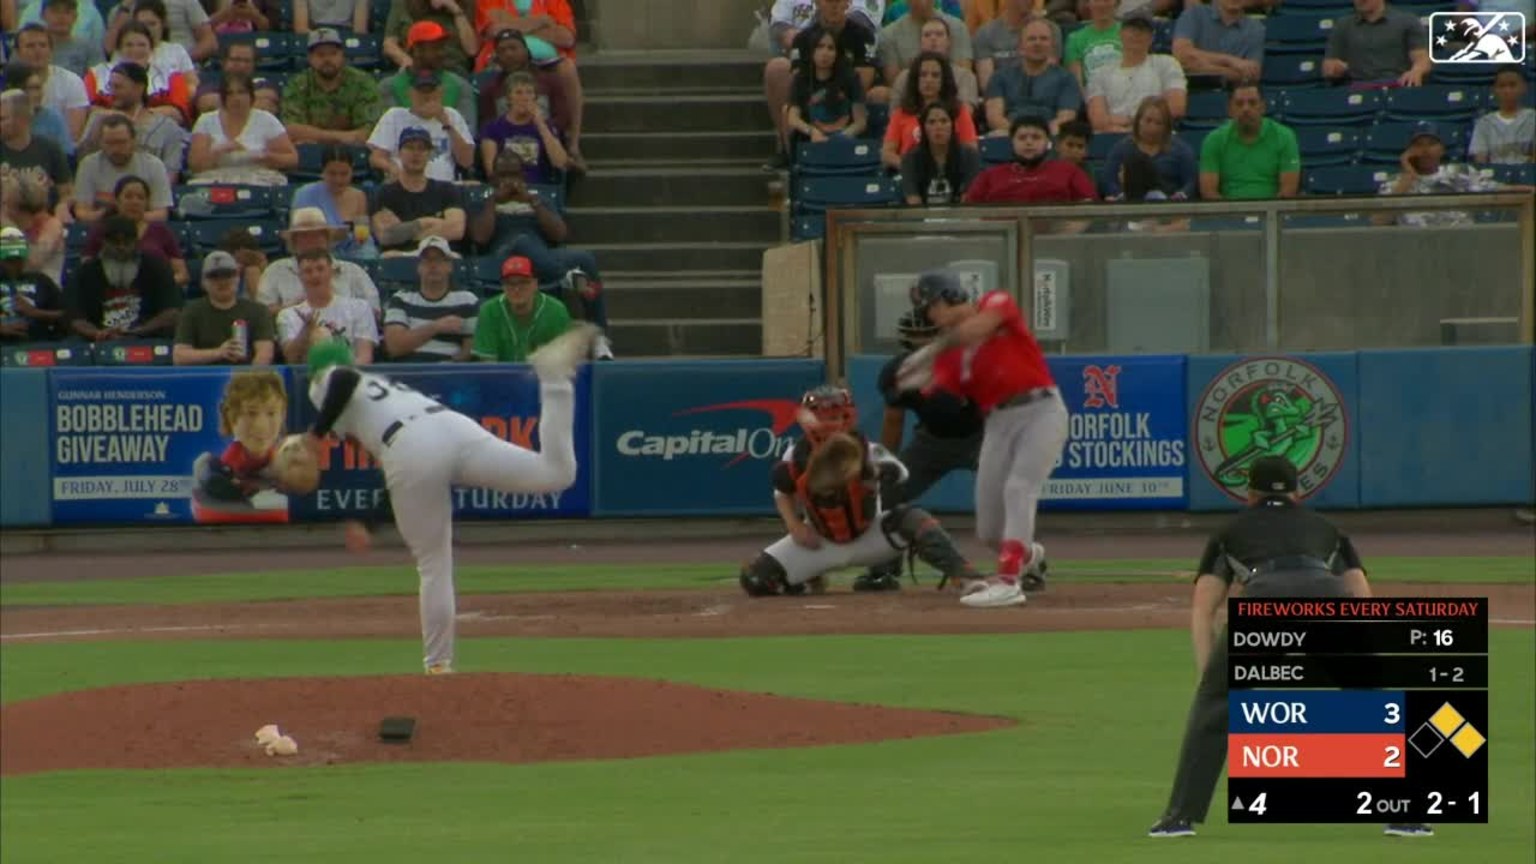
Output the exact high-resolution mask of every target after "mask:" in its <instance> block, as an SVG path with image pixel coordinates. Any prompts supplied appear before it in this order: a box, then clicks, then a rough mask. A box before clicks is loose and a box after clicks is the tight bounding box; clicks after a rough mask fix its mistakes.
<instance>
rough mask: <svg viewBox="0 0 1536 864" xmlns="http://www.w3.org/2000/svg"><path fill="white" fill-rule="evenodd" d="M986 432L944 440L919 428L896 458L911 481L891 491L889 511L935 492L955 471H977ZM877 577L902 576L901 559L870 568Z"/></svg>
mask: <svg viewBox="0 0 1536 864" xmlns="http://www.w3.org/2000/svg"><path fill="white" fill-rule="evenodd" d="M983 431H984V430H981V429H977V430H976V434H974V435H967V436H966V437H964V438H940V437H938V436H936V435H933V434H930V433H929V432H927V431H926V430H924V429H923V428H922V427H921V426H919V427H918V428H917V429H916V430H914V431H913V433H912V440H911V441H908V442H907V446H905V447H903V448H902V449H901V453H900V454H899V455H897V457H896V458H898V459H900V460H901V464H903V465H905V466H906V468H907V480H906V482H905V483H902V484H901V485H900V486H897V487H896V488H895V489H893V490H891V491H890V493H889V495H888V496H885V497H883V498H882V500H881V502H880V503H881V504H882V505H884V506H885V508H886V509H887V510H889V509H891V508H892V507H895V506H896V505H898V504H905V503H907V502H909V501H916V500H917V499H919V498H921V497H923V493H924V492H927V491H928V490H929V489H932V488H933V486H934V484H935V483H938V482H939V481H940V480H943V479H944V477H945V475H947V474H949V472H951V471H975V470H976V463H977V461H978V460H979V459H980V458H981V437H982V432H983ZM869 572H870V573H871V574H872V575H874V574H882V573H890V574H893V575H895V576H897V577H900V576H901V559H900V558H897V559H896V560H895V561H892V562H890V563H888V564H881V565H879V566H877V567H871V568H869Z"/></svg>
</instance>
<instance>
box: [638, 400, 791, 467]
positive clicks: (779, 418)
mask: <svg viewBox="0 0 1536 864" xmlns="http://www.w3.org/2000/svg"><path fill="white" fill-rule="evenodd" d="M799 410H800V400H798V399H746V400H742V401H739V402H720V403H717V404H714V405H703V406H700V407H697V408H685V409H683V410H682V411H677V412H674V413H673V414H672V416H673V417H684V416H691V415H698V414H713V413H717V412H721V411H745V412H753V413H757V414H766V415H767V417H766V422H767V425H766V426H764V425H756V426H746V425H741V426H737V427H736V428H735V429H719V428H716V429H699V428H694V429H690V430H688V431H687V432H682V433H678V434H657V433H654V432H650V431H647V430H644V429H627V430H625V431H623V432H621V433H619V437H618V440H617V441H616V442H615V446H616V447H617V449H618V451H619V453H620V454H622V455H624V456H636V457H652V458H654V457H660V458H661V460H662V461H663V462H670V461H672V460H674V459H677V458H679V457H683V456H729V455H734V456H735V458H734V459H732V460H731V461H729V462H727V463H725V466H724V467H725V468H730V467H731V466H733V465H735V464H737V463H738V462H741V461H742V460H743V459H781V458H783V457H784V454H785V453H786V452H788V450H789V448H790V447H793V446H794V443H795V439H794V438H791V437H788V436H786V435H785V434H784V433H785V432H787V431H789V428H790V427H791V426H794V425H795V415H796V413H798V412H799Z"/></svg>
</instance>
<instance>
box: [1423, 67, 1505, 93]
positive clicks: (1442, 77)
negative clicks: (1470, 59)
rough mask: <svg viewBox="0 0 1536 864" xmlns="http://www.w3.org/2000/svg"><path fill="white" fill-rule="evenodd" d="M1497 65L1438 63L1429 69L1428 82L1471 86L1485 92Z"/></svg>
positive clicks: (1491, 82) (1496, 69)
mask: <svg viewBox="0 0 1536 864" xmlns="http://www.w3.org/2000/svg"><path fill="white" fill-rule="evenodd" d="M1497 71H1498V67H1496V66H1492V65H1489V64H1486V63H1438V64H1436V65H1435V66H1433V67H1431V68H1430V70H1429V79H1428V82H1427V83H1429V84H1443V85H1448V86H1455V87H1471V88H1472V89H1474V90H1479V91H1483V92H1486V91H1487V89H1488V87H1490V86H1491V85H1492V84H1493V76H1494V74H1495V73H1496V72H1497Z"/></svg>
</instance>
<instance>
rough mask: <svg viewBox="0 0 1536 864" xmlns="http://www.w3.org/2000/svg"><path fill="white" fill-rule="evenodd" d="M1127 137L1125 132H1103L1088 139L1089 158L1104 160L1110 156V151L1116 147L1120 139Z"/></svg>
mask: <svg viewBox="0 0 1536 864" xmlns="http://www.w3.org/2000/svg"><path fill="white" fill-rule="evenodd" d="M1124 137H1125V133H1124V132H1101V133H1099V134H1097V135H1095V136H1093V138H1092V139H1090V140H1089V141H1088V158H1089V159H1096V160H1099V161H1103V160H1104V159H1106V158H1107V157H1108V156H1109V151H1111V150H1113V149H1115V145H1116V144H1119V143H1120V139H1121V138H1124Z"/></svg>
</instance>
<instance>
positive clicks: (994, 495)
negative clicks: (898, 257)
mask: <svg viewBox="0 0 1536 864" xmlns="http://www.w3.org/2000/svg"><path fill="white" fill-rule="evenodd" d="M912 305H913V307H914V311H915V312H916V313H917V314H919V315H926V316H927V317H928V319H929V320H930V321H932V322H933V323H934V324H936V325H937V326H938V327H939V328H940V330H941V331H942V332H943V335H942V336H941V337H940V338H939V339H938V340H937V342H935V343H931V344H930V345H928V346H926V347H924V348H922V349H920V350H918V351H916V352H913V354H912V355H911V356H910V357H909V358H907V360H906V361H905V362H904V363H903V364H902V372H901V375H900V379H899V380H900V381H901V382H902V383H903V386H909V387H922V388H923V389H924V390H936V389H943V390H949V391H951V392H954V393H957V394H959V395H961V396H964V397H966V398H967V399H969V400H970V401H971V402H974V403H975V404H976V405H977V407H979V408H980V409H981V411H982V412H983V413H984V414H985V415H986V418H987V420H986V427H985V431H984V433H983V438H982V443H981V457H980V459H979V462H978V465H977V469H976V536H977V537H979V538H980V539H981V541H982V542H984V543H986V544H987V545H988V546H991V547H992V548H994V549H996V550H997V575H996V576H994V577H993V578H992V579H991V580H989V581H986V582H976V583H973V584H972V585H971V586H970V587H969V589H968V590H967V592H966V594H965V596H963V597H961V598H960V602H961V603H964V604H965V605H967V606H976V607H990V606H1017V605H1019V604H1021V603H1023V602H1024V600H1025V594H1024V592H1025V590H1026V589H1028V590H1040V589H1042V588H1044V587H1045V547H1044V546H1041V545H1040V544H1039V543H1036V542H1034V540H1035V511H1036V510H1037V509H1038V507H1039V505H1040V495H1041V492H1042V491H1043V490H1044V489H1045V481H1046V480H1047V479H1049V478H1050V476H1051V471H1052V470H1053V469H1054V468H1055V467H1056V462H1057V460H1058V459H1059V458H1060V457H1061V448H1062V445H1064V444H1065V443H1066V440H1067V408H1066V406H1065V405H1064V404H1063V403H1062V401H1061V394H1060V393H1059V392H1058V390H1057V389H1056V381H1055V379H1053V378H1052V377H1051V372H1050V370H1049V369H1048V368H1046V365H1045V355H1044V354H1042V353H1041V351H1040V344H1039V343H1038V342H1036V341H1035V337H1034V334H1032V333H1030V332H1029V327H1028V326H1026V325H1025V323H1024V316H1023V314H1022V313H1020V311H1019V307H1018V304H1016V303H1015V302H1014V301H1013V298H1012V297H1010V296H1008V294H1007V293H1005V292H1003V291H990V292H988V293H986V294H984V295H982V297H981V299H980V300H979V301H973V300H972V299H971V296H970V292H968V291H966V289H965V287H964V286H963V285H961V284H960V280H959V278H958V277H957V276H956V275H955V274H954V273H953V272H951V271H949V270H934V271H930V272H927V273H924V274H923V275H922V276H921V277H919V279H918V281H917V284H916V285H915V286H914V287H913V289H912Z"/></svg>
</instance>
